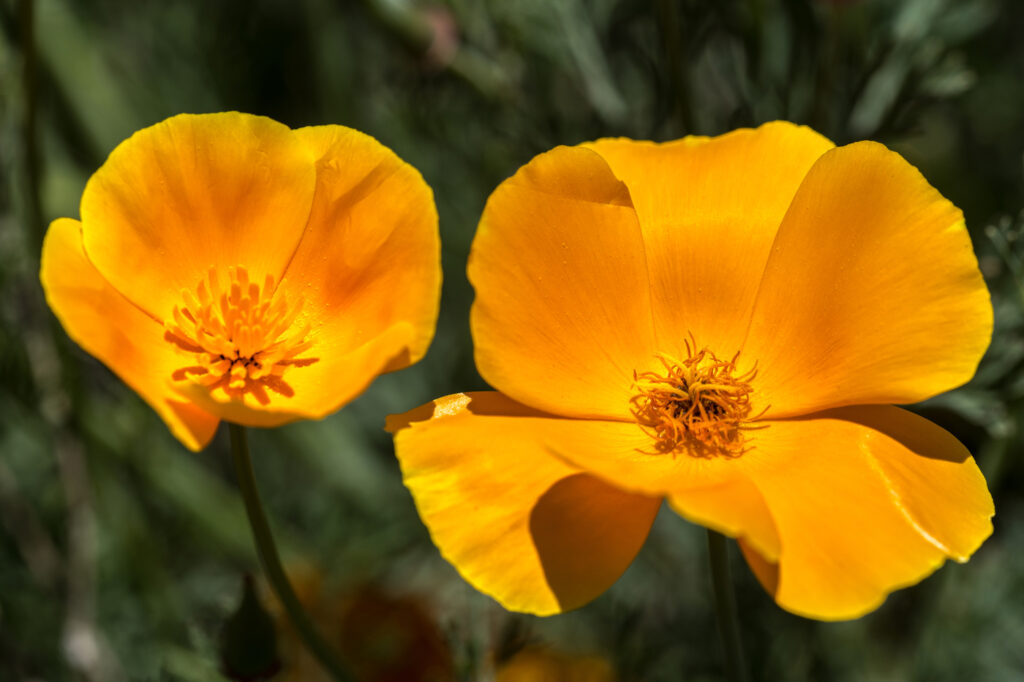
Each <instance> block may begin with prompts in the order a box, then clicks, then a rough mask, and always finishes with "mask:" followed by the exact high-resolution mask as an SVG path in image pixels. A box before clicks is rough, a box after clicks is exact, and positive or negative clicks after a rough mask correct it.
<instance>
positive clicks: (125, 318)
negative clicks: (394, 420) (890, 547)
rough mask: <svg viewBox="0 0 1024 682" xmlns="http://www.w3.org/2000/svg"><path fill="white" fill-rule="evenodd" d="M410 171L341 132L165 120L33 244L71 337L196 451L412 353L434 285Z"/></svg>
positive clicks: (258, 122) (324, 400) (433, 242)
mask: <svg viewBox="0 0 1024 682" xmlns="http://www.w3.org/2000/svg"><path fill="white" fill-rule="evenodd" d="M439 254H440V246H439V240H438V233H437V213H436V210H435V208H434V202H433V197H432V194H431V191H430V188H429V187H427V185H426V184H425V183H424V182H423V179H422V178H421V176H420V174H419V173H418V172H417V171H416V170H415V169H414V168H412V167H411V166H410V165H409V164H407V163H405V162H403V161H402V160H401V159H399V158H398V157H397V156H396V155H395V154H394V153H393V152H392V151H391V150H389V149H387V148H386V147H384V146H383V145H381V144H380V143H379V142H377V141H376V140H374V139H373V138H371V137H369V136H367V135H364V134H362V133H359V132H357V131H355V130H352V129H350V128H345V127H342V126H319V127H312V128H301V129H298V130H290V129H289V128H288V127H286V126H284V125H282V124H280V123H277V122H275V121H272V120H270V119H268V118H264V117H260V116H252V115H248V114H241V113H237V112H232V113H221V114H207V115H188V114H183V115H180V116H174V117H172V118H170V119H167V120H166V121H163V122H161V123H158V124H156V125H154V126H152V127H149V128H145V129H143V130H140V131H138V132H137V133H135V134H134V135H133V136H132V137H131V138H129V139H128V140H126V141H125V142H123V143H122V144H120V145H119V146H118V147H117V148H116V149H114V151H113V152H112V153H111V155H110V157H109V158H108V159H107V161H106V162H105V163H104V164H103V165H102V166H101V167H100V168H99V170H97V171H96V173H95V174H93V176H92V177H91V178H90V180H89V182H88V184H87V185H86V187H85V191H84V193H83V195H82V202H81V220H80V221H79V220H73V219H70V218H60V219H58V220H55V221H54V222H53V223H52V224H51V225H50V228H49V230H48V232H47V235H46V240H45V243H44V245H43V256H42V267H41V273H40V277H41V280H42V283H43V287H44V289H45V290H46V298H47V301H48V302H49V304H50V307H51V308H52V309H53V311H54V313H55V314H56V315H57V317H58V319H59V320H60V321H61V323H62V324H63V325H64V328H65V330H66V331H67V332H68V335H69V336H71V338H72V339H74V340H75V341H76V342H77V343H78V344H79V345H80V346H82V348H84V349H85V350H86V351H87V352H89V353H91V354H92V355H94V356H96V357H97V358H98V359H99V360H101V361H102V362H103V363H104V364H106V365H107V366H108V367H110V369H112V370H113V371H114V372H115V373H116V374H117V375H118V376H119V377H121V379H123V380H124V381H125V383H127V384H128V385H129V386H131V387H132V388H133V389H134V390H135V391H137V392H138V393H139V394H140V395H141V396H142V397H143V398H144V399H145V400H146V401H147V402H148V403H149V404H150V405H151V406H152V407H153V409H155V410H156V411H157V413H159V415H160V416H161V417H162V418H163V420H164V421H165V422H166V423H167V426H168V427H169V428H170V429H171V431H172V432H173V433H174V435H175V436H176V437H177V438H178V439H179V440H181V442H182V443H184V444H185V445H186V446H188V447H189V448H191V449H193V450H198V449H200V448H202V447H203V446H204V445H205V444H206V443H207V442H208V441H209V440H210V438H211V437H212V436H213V433H214V431H215V430H216V427H217V424H218V423H219V421H220V420H221V419H226V420H228V421H231V422H235V423H238V424H242V425H248V426H276V425H279V424H283V423H286V422H290V421H293V420H296V419H304V418H318V417H323V416H325V415H327V414H329V413H331V412H333V411H334V410H336V409H338V408H339V407H340V406H341V405H343V404H345V403H346V402H348V401H350V400H351V399H352V398H354V397H355V396H357V395H358V394H359V393H361V392H362V391H363V390H364V389H365V388H366V387H367V385H368V384H369V383H370V382H371V381H372V380H373V378H374V377H375V376H376V375H377V374H379V373H381V372H388V371H392V370H396V369H400V368H402V367H405V366H407V365H409V364H411V363H413V362H415V361H417V360H418V359H419V358H420V357H422V356H423V354H424V353H425V352H426V348H427V346H428V345H429V343H430V340H431V338H432V336H433V332H434V323H435V321H436V318H437V311H438V301H439V296H440V281H441V272H440V266H439Z"/></svg>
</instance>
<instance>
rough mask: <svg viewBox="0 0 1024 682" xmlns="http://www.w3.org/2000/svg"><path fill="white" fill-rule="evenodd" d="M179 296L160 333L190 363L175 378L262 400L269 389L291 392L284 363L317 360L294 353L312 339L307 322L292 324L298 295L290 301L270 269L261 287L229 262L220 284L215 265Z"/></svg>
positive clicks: (292, 364) (298, 305)
mask: <svg viewBox="0 0 1024 682" xmlns="http://www.w3.org/2000/svg"><path fill="white" fill-rule="evenodd" d="M181 298H182V302H183V303H182V305H177V306H175V307H174V311H173V313H172V315H171V319H170V320H168V321H167V322H165V323H164V327H165V329H166V331H165V332H164V339H165V340H167V341H169V342H170V343H173V344H174V345H175V346H177V347H178V348H179V349H181V350H182V351H184V352H185V353H186V354H187V355H189V356H190V357H191V358H192V359H194V364H192V365H188V366H185V367H182V368H180V369H178V370H175V371H174V373H173V374H172V375H171V376H172V378H173V379H174V380H175V381H185V380H191V381H194V382H196V383H198V384H201V385H203V386H206V387H207V388H208V389H209V390H210V391H211V392H212V391H214V390H216V389H221V390H223V391H224V392H225V393H226V394H227V395H228V396H230V397H232V398H241V397H242V396H244V395H245V394H247V393H249V394H251V395H252V396H253V397H255V398H256V400H257V401H258V402H259V403H260V404H261V405H266V404H267V403H269V402H270V397H269V395H268V394H267V391H268V390H270V391H273V392H274V393H278V394H280V395H283V396H285V397H291V396H293V395H295V391H294V389H292V387H291V386H290V385H289V384H288V383H287V382H286V381H285V380H284V378H283V376H284V373H285V370H286V369H288V368H290V367H304V366H306V365H311V364H313V363H314V362H317V360H318V358H308V357H307V358H300V357H298V356H299V355H301V354H302V353H304V352H306V351H307V350H309V348H310V347H311V346H312V345H313V343H312V342H311V341H310V340H308V338H307V335H308V331H309V328H308V326H305V325H298V324H296V318H297V317H298V315H299V312H300V311H301V309H302V301H301V300H298V301H295V302H293V303H292V304H291V305H289V303H288V301H286V300H285V297H284V295H283V294H281V293H277V291H276V287H275V286H274V278H273V276H271V275H267V276H266V278H265V279H264V281H263V286H262V287H260V286H259V284H257V283H256V282H252V281H250V279H249V273H248V271H247V270H246V269H245V268H244V267H242V266H236V267H231V268H228V285H227V288H226V289H222V288H221V283H220V277H219V276H218V273H217V271H216V269H211V270H210V271H209V274H208V276H207V277H206V278H205V279H203V280H201V281H200V282H199V284H198V285H197V286H196V289H195V292H192V291H189V290H187V289H184V290H182V292H181Z"/></svg>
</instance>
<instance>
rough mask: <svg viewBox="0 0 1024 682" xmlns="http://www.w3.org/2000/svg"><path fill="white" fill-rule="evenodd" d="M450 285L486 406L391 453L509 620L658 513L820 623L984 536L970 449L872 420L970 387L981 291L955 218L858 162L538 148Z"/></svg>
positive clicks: (821, 154) (848, 612) (678, 146)
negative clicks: (467, 330) (694, 530)
mask: <svg viewBox="0 0 1024 682" xmlns="http://www.w3.org/2000/svg"><path fill="white" fill-rule="evenodd" d="M469 277H470V279H471V281H472V283H473V285H474V287H475V288H476V293H477V298H476V301H475V303H474V306H473V310H472V331H473V337H474V341H475V344H476V362H477V366H478V368H479V369H480V373H481V374H482V375H483V377H484V378H485V379H486V380H487V381H488V382H489V383H490V384H491V385H492V386H494V387H495V388H496V389H498V391H500V392H491V393H488V392H484V393H475V394H460V395H454V396H448V397H446V398H441V399H439V400H436V401H434V402H433V403H430V404H428V405H424V406H422V407H420V408H418V409H416V410H413V411H411V412H409V413H407V414H405V415H402V416H400V417H392V419H391V422H390V424H389V428H390V429H391V430H392V431H393V432H394V433H395V443H396V449H397V453H398V457H399V459H400V460H401V465H402V470H403V474H404V477H405V482H406V485H407V486H408V487H409V489H410V490H411V491H412V494H413V497H414V498H415V501H416V505H417V507H418V509H419V512H420V514H421V516H422V517H423V520H424V521H425V523H426V525H427V527H428V528H429V530H430V532H431V535H432V537H433V539H434V542H435V543H436V544H437V545H438V547H439V548H440V549H441V552H442V554H443V555H444V556H445V557H446V558H447V559H448V560H449V561H451V562H452V563H453V564H454V565H455V566H456V567H457V568H458V570H459V571H460V572H461V573H462V575H463V576H464V577H465V578H466V579H467V580H468V581H469V582H470V583H472V584H473V585H474V586H476V587H477V588H478V589H480V590H482V591H484V592H486V593H488V594H490V595H492V596H493V597H494V598H495V599H497V600H498V601H499V602H501V603H502V604H503V605H505V606H506V607H507V608H509V609H513V610H518V611H527V612H532V613H537V614H550V613H554V612H559V611H563V610H566V609H570V608H574V607H577V606H580V605H582V604H584V603H586V602H588V601H590V600H591V599H593V598H594V597H595V596H597V595H598V594H600V593H601V592H602V591H604V590H605V589H606V588H607V587H608V586H609V585H611V584H612V583H613V582H614V581H615V580H616V579H617V578H618V576H619V575H620V574H621V573H622V571H623V570H625V568H626V567H627V566H628V565H629V563H630V562H631V561H632V560H633V557H634V556H635V555H636V553H637V551H638V550H639V548H640V546H641V545H642V543H643V542H644V539H645V537H646V535H647V532H648V530H649V528H650V526H651V523H652V521H653V519H654V516H655V514H656V513H657V511H658V508H659V506H660V504H661V501H662V499H667V501H668V503H669V505H670V506H671V507H672V508H673V509H674V510H676V511H677V512H678V513H679V514H681V515H682V516H683V517H685V518H687V519H690V520H692V521H695V522H697V523H700V524H703V525H706V526H708V527H710V528H713V529H715V530H718V531H720V532H722V533H725V534H727V535H729V536H732V537H736V538H738V539H739V543H740V546H741V548H742V550H743V554H744V556H745V557H746V558H747V561H748V563H749V564H750V566H751V568H752V569H753V571H754V572H755V573H756V575H757V576H758V578H759V579H760V581H761V583H762V584H763V585H764V586H765V588H766V589H767V590H768V591H769V592H770V593H771V594H772V595H773V596H774V598H775V600H776V601H777V602H778V603H779V604H780V605H781V606H782V607H784V608H786V609H788V610H790V611H792V612H795V613H798V614H802V615H805V616H810V617H814V618H819V619H825V620H837V619H846V618H854V617H857V616H860V615H862V614H864V613H866V612H868V611H870V610H872V609H874V608H875V607H877V606H878V605H879V604H880V603H881V602H882V601H883V600H884V598H885V596H886V594H887V593H888V592H890V591H892V590H894V589H896V588H899V587H902V586H905V585H909V584H912V583H914V582H917V581H918V580H921V579H922V578H924V577H925V576H926V575H928V574H930V573H931V572H932V571H934V570H935V569H936V568H937V567H938V566H939V565H941V564H942V563H943V562H944V561H945V559H946V558H953V559H955V560H957V561H966V560H967V558H968V557H969V556H970V555H971V554H972V553H973V552H974V551H975V549H977V547H978V546H979V545H980V544H981V542H982V541H983V540H984V539H985V538H986V537H987V536H988V535H989V534H990V533H991V529H992V526H991V520H990V519H991V517H992V514H993V507H992V500H991V497H990V495H989V493H988V490H987V488H986V485H985V481H984V479H983V477H982V475H981V473H980V472H979V470H978V468H977V466H976V465H975V463H974V461H973V459H972V458H971V456H970V454H969V453H968V452H967V450H966V449H965V448H964V447H963V446H962V445H961V444H960V443H959V442H957V441H956V439H954V438H953V437H952V436H951V435H950V434H948V433H947V432H945V431H944V430H942V429H940V428H938V427H937V426H935V425H933V424H931V423H930V422H928V421H926V420H924V419H922V418H920V417H918V416H915V415H914V414H912V413H910V412H907V411H904V410H902V409H899V408H896V407H892V406H891V405H892V404H900V403H913V402H917V401H920V400H923V399H925V398H928V397H929V396H933V395H935V394H937V393H940V392H942V391H945V390H948V389H951V388H953V387H955V386H958V385H960V384H962V383H963V382H965V381H967V380H968V379H969V378H970V377H971V376H972V374H973V373H974V371H975V368H976V366H977V363H978V361H979V359H980V358H981V355H982V353H983V352H984V350H985V348H986V347H987V345H988V342H989V339H990V336H991V330H992V309H991V304H990V302H989V296H988V292H987V290H986V288H985V284H984V282H983V280H982V277H981V274H980V272H979V270H978V266H977V261H976V259H975V257H974V254H973V251H972V249H971V243H970V240H969V237H968V235H967V231H966V229H965V227H964V222H963V216H962V214H961V212H960V211H959V210H958V209H957V208H956V207H954V206H953V205H952V204H951V203H950V202H949V201H947V200H946V199H944V198H943V197H942V196H941V195H940V194H939V193H938V192H937V191H935V189H933V188H932V187H931V186H929V185H928V183H927V182H926V181H925V180H924V178H923V177H922V176H921V174H920V173H919V172H918V171H917V170H916V169H915V168H913V167H912V166H910V165H909V164H908V163H907V162H906V161H904V160H903V159H902V158H901V157H900V156H899V155H897V154H895V153H893V152H891V151H889V150H887V149H886V148H885V147H883V146H882V145H880V144H876V143H872V142H858V143H855V144H851V145H848V146H845V147H839V148H836V147H834V145H833V144H832V143H831V142H829V141H828V140H827V139H825V138H823V137H822V136H820V135H818V134H817V133H815V132H813V131H812V130H810V129H808V128H804V127H799V126H795V125H792V124H788V123H783V122H777V123H770V124H766V125H764V126H762V127H760V128H758V129H756V130H738V131H735V132H732V133H730V134H727V135H723V136H721V137H716V138H699V137H688V138H686V139H683V140H679V141H676V142H670V143H667V144H653V143H649V142H636V141H631V140H623V139H609V140H600V141H598V142H594V143H590V144H585V145H581V146H578V147H558V148H556V149H554V150H552V151H550V152H548V153H545V154H541V155H540V156H538V157H536V158H535V159H533V160H532V161H531V162H530V163H529V164H527V165H526V166H524V167H523V168H522V169H520V170H519V172H518V173H516V174H515V175H514V176H513V177H512V178H510V179H508V180H507V181H505V182H504V183H502V184H501V185H500V186H499V187H498V188H497V190H495V192H494V194H493V195H492V196H491V197H490V200H489V201H488V203H487V207H486V209H485V210H484V215H483V217H482V219H481V221H480V227H479V231H478V233H477V236H476V239H475V241H474V244H473V249H472V254H471V257H470V263H469Z"/></svg>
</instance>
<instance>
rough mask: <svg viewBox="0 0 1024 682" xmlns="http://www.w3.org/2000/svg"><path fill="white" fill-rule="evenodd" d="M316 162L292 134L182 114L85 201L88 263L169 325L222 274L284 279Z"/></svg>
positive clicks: (99, 181) (149, 135) (230, 118)
mask: <svg viewBox="0 0 1024 682" xmlns="http://www.w3.org/2000/svg"><path fill="white" fill-rule="evenodd" d="M313 160H314V159H313V156H312V153H311V151H310V150H309V149H308V148H307V147H306V146H305V145H303V144H302V142H301V141H300V140H299V139H298V138H296V137H295V136H294V135H293V134H292V132H291V131H290V130H289V129H288V128H287V127H286V126H284V125H282V124H280V123H276V122H274V121H272V120H270V119H268V118H263V117H260V116H251V115H249V114H240V113H237V112H232V113H223V114H204V115H191V114H182V115H179V116H174V117H172V118H169V119H167V120H166V121H163V122H161V123H158V124H156V125H154V126H152V127H149V128H145V129H143V130H140V131H139V132H137V133H135V134H134V135H133V136H132V137H131V138H129V139H128V140H126V141H125V142H122V143H121V144H120V145H118V147H117V148H116V149H114V151H113V152H112V153H111V154H110V158H108V159H107V161H106V163H104V164H103V166H101V167H100V169H99V170H97V171H96V173H94V174H93V176H92V178H91V179H90V180H89V183H88V184H87V185H86V188H85V192H84V193H83V195H82V205H81V213H82V225H83V228H82V232H83V235H84V243H85V252H86V253H87V254H88V257H89V259H90V260H91V261H92V263H93V264H94V265H95V267H96V269H97V270H98V271H99V272H100V274H101V275H102V276H103V277H104V278H105V279H106V280H107V281H108V282H110V284H111V285H113V286H114V288H116V289H117V290H118V291H120V292H121V293H123V294H124V295H125V296H126V297H128V298H129V299H130V300H131V301H132V302H134V303H135V304H136V305H138V306H139V307H141V308H143V309H144V310H146V311H147V312H149V313H150V315H152V316H153V317H155V318H157V319H159V320H161V321H162V320H165V319H168V318H169V317H170V315H171V312H172V310H173V308H174V306H175V305H177V304H179V303H181V291H182V290H183V289H185V290H188V291H194V290H195V287H196V285H197V284H198V283H199V282H200V281H201V280H202V279H203V278H204V277H206V275H207V273H208V272H209V270H210V269H211V268H216V269H218V270H219V271H220V272H221V273H222V276H226V272H227V268H228V267H231V266H235V265H244V266H245V267H247V268H248V270H249V272H250V274H252V276H253V278H254V280H255V281H257V282H259V281H262V280H263V278H264V277H265V276H266V275H272V276H274V277H275V279H276V278H279V277H280V275H281V272H282V271H283V270H284V267H285V265H286V264H287V263H288V260H289V259H290V258H291V256H292V253H293V252H294V251H295V247H296V245H297V244H298V242H299V238H300V237H301V235H302V231H303V228H304V227H305V225H306V219H307V218H308V216H309V210H310V206H311V204H312V200H313V191H314V187H315V182H316V175H315V169H314V164H313Z"/></svg>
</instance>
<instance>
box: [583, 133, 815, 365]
mask: <svg viewBox="0 0 1024 682" xmlns="http://www.w3.org/2000/svg"><path fill="white" fill-rule="evenodd" d="M587 146H589V147H590V148H592V149H594V150H595V151H597V152H598V153H599V154H600V155H601V156H602V157H603V158H604V159H605V160H606V161H607V162H608V165H609V166H611V169H612V171H613V172H614V173H615V175H616V177H618V178H619V179H620V180H622V181H623V182H625V183H626V186H627V187H628V188H629V193H630V196H631V197H632V200H633V205H634V206H635V207H636V212H637V215H638V216H639V218H640V227H641V229H642V231H643V240H644V247H645V249H646V254H647V265H648V268H649V270H650V283H651V297H652V306H653V311H654V319H655V326H656V329H657V333H658V342H659V349H660V350H661V351H662V352H665V353H669V354H671V355H675V356H680V355H683V354H684V353H683V342H684V341H685V340H687V339H688V338H689V337H690V335H691V334H692V335H693V336H694V338H695V339H696V341H697V343H698V344H699V345H701V346H705V345H706V346H708V347H709V348H711V349H713V350H714V351H715V352H716V353H717V354H718V355H719V356H720V357H731V356H732V355H733V353H735V352H736V351H737V350H739V349H740V344H741V343H742V341H743V336H744V333H745V332H746V329H747V325H748V323H749V320H750V311H751V308H752V306H753V301H754V296H755V294H756V293H757V286H758V283H759V282H760V281H761V276H762V274H763V273H764V266H765V262H766V261H767V260H768V254H769V252H770V250H771V245H772V240H773V239H774V238H775V233H776V232H777V231H778V228H779V224H780V223H781V222H782V217H783V216H784V215H785V213H786V209H787V208H788V207H789V204H790V201H792V199H793V195H794V194H795V193H796V190H797V188H798V187H799V186H800V183H801V182H802V181H803V179H804V176H805V175H806V174H807V171H808V170H809V169H810V168H811V166H812V164H814V162H815V161H816V160H817V159H818V157H820V156H821V155H822V154H823V153H825V152H826V151H827V150H828V149H830V148H832V146H833V145H832V143H831V142H830V141H829V140H827V139H826V138H824V137H822V136H821V135H819V134H818V133H816V132H814V131H813V130H811V129H810V128H806V127H804V126H797V125H793V124H792V123H787V122H785V121H775V122H773V123H767V124H765V125H763V126H761V127H759V128H757V129H754V130H750V129H743V130H736V131H733V132H731V133H728V134H726V135H722V136H720V137H714V138H706V137H687V138H684V139H682V140H677V141H675V142H669V143H665V144H654V143H651V142H637V141H633V140H627V139H606V140H599V141H597V142H593V143H590V144H588V145H587ZM611 255H612V256H613V257H614V256H615V254H611Z"/></svg>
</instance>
